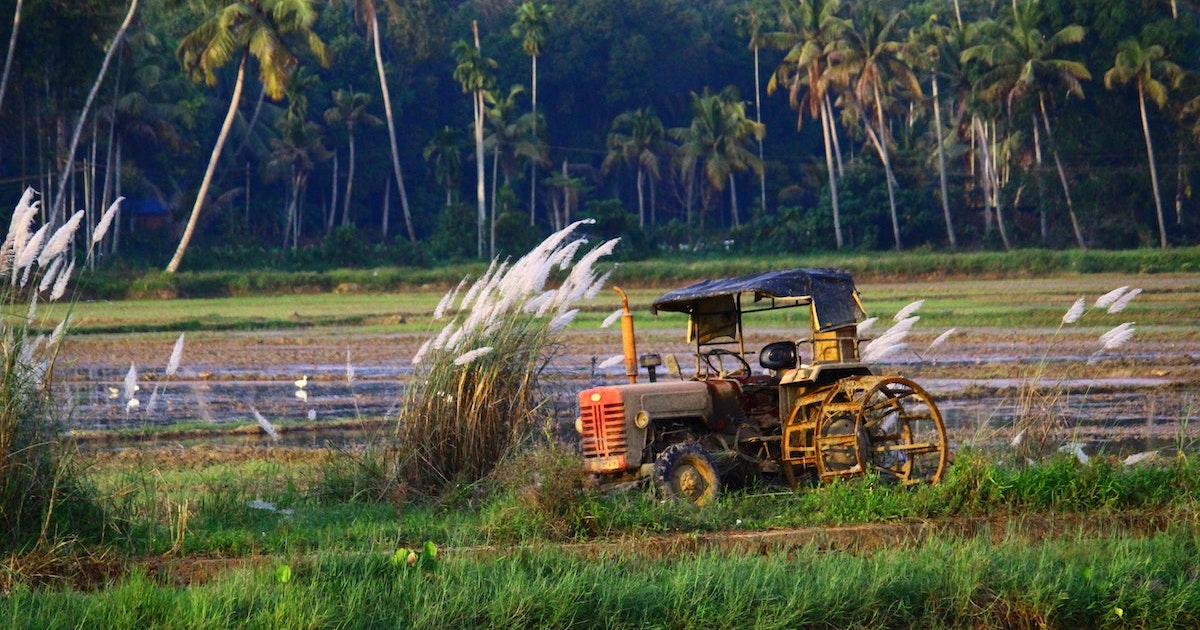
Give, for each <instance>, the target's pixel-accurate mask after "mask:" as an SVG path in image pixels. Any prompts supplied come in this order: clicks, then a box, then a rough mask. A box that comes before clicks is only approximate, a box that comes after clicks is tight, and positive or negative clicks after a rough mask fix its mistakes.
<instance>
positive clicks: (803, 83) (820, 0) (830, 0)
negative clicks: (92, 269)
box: [763, 0, 849, 249]
mask: <svg viewBox="0 0 1200 630" xmlns="http://www.w3.org/2000/svg"><path fill="white" fill-rule="evenodd" d="M781 7H782V9H783V10H782V11H781V12H780V15H779V27H780V30H779V31H777V32H773V33H767V34H765V35H764V36H763V41H764V45H766V46H767V47H769V48H774V49H777V50H784V51H787V52H786V53H785V55H784V58H783V61H781V62H780V63H779V67H778V68H776V70H775V72H773V73H772V74H771V78H770V79H769V80H768V81H767V94H768V95H771V94H774V93H775V91H776V90H777V89H779V88H780V87H783V88H786V89H787V91H788V99H789V101H790V103H791V106H792V108H793V109H795V110H796V111H797V115H796V129H797V131H799V130H800V128H801V123H802V122H803V120H804V114H805V113H806V112H807V113H808V115H809V116H810V117H811V118H814V119H817V120H819V121H820V122H821V132H822V137H823V139H824V143H825V165H826V169H827V171H828V174H829V194H830V203H831V206H832V210H833V234H834V240H835V242H836V244H837V247H838V249H841V248H842V244H843V237H842V221H841V213H840V210H839V207H838V187H837V177H838V173H839V170H840V169H836V168H835V164H838V163H840V161H841V156H840V155H838V154H837V151H836V149H835V147H836V138H837V136H836V134H837V130H836V128H835V127H834V122H833V109H832V107H830V106H829V98H828V90H829V81H828V77H827V76H826V73H827V71H828V67H829V59H828V51H829V48H830V46H831V45H832V43H833V42H834V41H836V40H837V39H838V38H840V37H841V34H842V31H844V30H845V29H846V28H847V27H848V26H849V22H848V21H847V20H846V19H845V18H843V17H840V16H839V12H840V11H841V2H840V0H813V1H804V2H800V1H796V0H785V2H783V3H782V4H781Z"/></svg>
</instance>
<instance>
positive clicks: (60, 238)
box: [37, 210, 83, 267]
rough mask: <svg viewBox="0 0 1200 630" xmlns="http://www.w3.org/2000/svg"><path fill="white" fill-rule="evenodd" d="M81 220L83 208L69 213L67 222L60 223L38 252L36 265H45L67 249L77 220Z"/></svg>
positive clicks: (77, 225)
mask: <svg viewBox="0 0 1200 630" xmlns="http://www.w3.org/2000/svg"><path fill="white" fill-rule="evenodd" d="M82 220H83V210H80V211H79V212H76V213H75V214H73V215H71V218H70V219H67V222H66V223H64V224H62V226H60V227H59V228H58V229H57V230H55V231H54V236H51V237H50V240H48V241H46V246H45V247H43V248H42V253H41V254H38V259H37V260H38V266H39V267H45V266H46V265H47V264H48V263H49V262H50V259H51V258H54V257H55V256H57V255H59V254H61V253H63V252H65V251H67V246H68V245H70V244H71V239H72V238H73V237H74V236H75V230H77V229H78V228H79V222H80V221H82Z"/></svg>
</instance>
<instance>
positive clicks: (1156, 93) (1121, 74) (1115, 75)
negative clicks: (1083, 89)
mask: <svg viewBox="0 0 1200 630" xmlns="http://www.w3.org/2000/svg"><path fill="white" fill-rule="evenodd" d="M1165 56H1166V52H1165V51H1164V50H1163V47H1162V46H1159V45H1158V44H1151V45H1150V46H1145V47H1143V46H1142V45H1141V44H1140V43H1139V42H1138V41H1137V40H1132V39H1131V40H1126V41H1124V42H1122V43H1121V46H1120V49H1119V50H1118V51H1117V58H1116V60H1115V61H1114V62H1113V67H1112V68H1110V69H1109V70H1108V72H1105V73H1104V87H1106V88H1108V89H1110V90H1113V89H1116V88H1118V87H1121V86H1125V85H1129V84H1130V83H1133V85H1134V87H1136V88H1137V93H1138V111H1139V112H1140V113H1141V116H1142V135H1143V136H1144V137H1145V138H1146V159H1147V160H1148V161H1149V163H1150V183H1151V186H1152V187H1153V190H1154V209H1155V210H1156V211H1157V212H1158V241H1159V246H1160V247H1162V248H1163V249H1166V248H1167V226H1166V221H1165V220H1164V218H1163V209H1162V196H1161V195H1160V194H1159V192H1158V170H1157V168H1156V167H1155V163H1154V143H1153V142H1152V141H1151V139H1150V122H1149V120H1148V119H1147V118H1146V98H1147V97H1148V98H1149V99H1150V100H1151V101H1152V102H1153V103H1154V104H1155V105H1157V106H1158V108H1159V109H1162V108H1163V106H1164V105H1166V103H1167V97H1168V93H1169V92H1170V90H1171V88H1175V87H1178V86H1179V83H1180V81H1182V80H1183V76H1184V73H1183V69H1182V68H1180V67H1179V65H1178V64H1175V63H1173V62H1171V61H1168V60H1167V59H1165V58H1164V57H1165ZM1160 77H1161V78H1162V80H1160ZM1163 80H1165V81H1166V83H1164V82H1163Z"/></svg>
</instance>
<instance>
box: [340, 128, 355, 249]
mask: <svg viewBox="0 0 1200 630" xmlns="http://www.w3.org/2000/svg"><path fill="white" fill-rule="evenodd" d="M347 131H349V132H350V134H349V135H350V156H349V157H350V164H348V165H347V166H346V198H345V199H343V200H342V204H343V205H342V225H350V193H352V192H353V191H354V162H355V159H356V158H355V155H354V150H355V149H354V126H353V125H348V126H347Z"/></svg>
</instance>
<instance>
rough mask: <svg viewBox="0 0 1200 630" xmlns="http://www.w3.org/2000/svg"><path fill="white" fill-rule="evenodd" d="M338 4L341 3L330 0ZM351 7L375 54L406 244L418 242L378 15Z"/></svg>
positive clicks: (362, 5)
mask: <svg viewBox="0 0 1200 630" xmlns="http://www.w3.org/2000/svg"><path fill="white" fill-rule="evenodd" d="M331 1H332V2H338V1H340V0H331ZM347 1H348V2H350V3H351V5H352V6H353V7H354V18H355V20H361V21H363V22H365V23H366V26H367V31H368V33H367V40H368V42H369V43H370V44H371V45H372V49H373V50H374V51H375V71H376V73H378V75H379V91H380V93H381V94H383V116H384V118H385V119H386V120H387V127H388V143H389V146H390V148H391V151H392V173H393V175H394V176H395V178H396V189H397V190H398V191H399V193H400V209H401V212H402V213H403V214H404V227H405V229H406V230H407V232H408V241H409V242H410V243H416V242H417V232H416V230H415V229H413V220H412V211H411V210H410V209H409V206H408V190H407V189H406V188H405V186H404V171H402V170H401V169H400V147H399V145H397V144H396V118H395V116H394V115H392V96H391V91H390V90H388V83H387V74H386V73H385V72H384V70H383V51H382V49H381V47H382V44H381V43H380V42H381V39H380V37H379V12H378V10H377V9H378V7H377V6H376V2H375V0H347ZM384 4H385V6H390V7H392V8H393V9H394V8H395V5H394V4H389V3H388V2H386V1H385V3H384Z"/></svg>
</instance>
